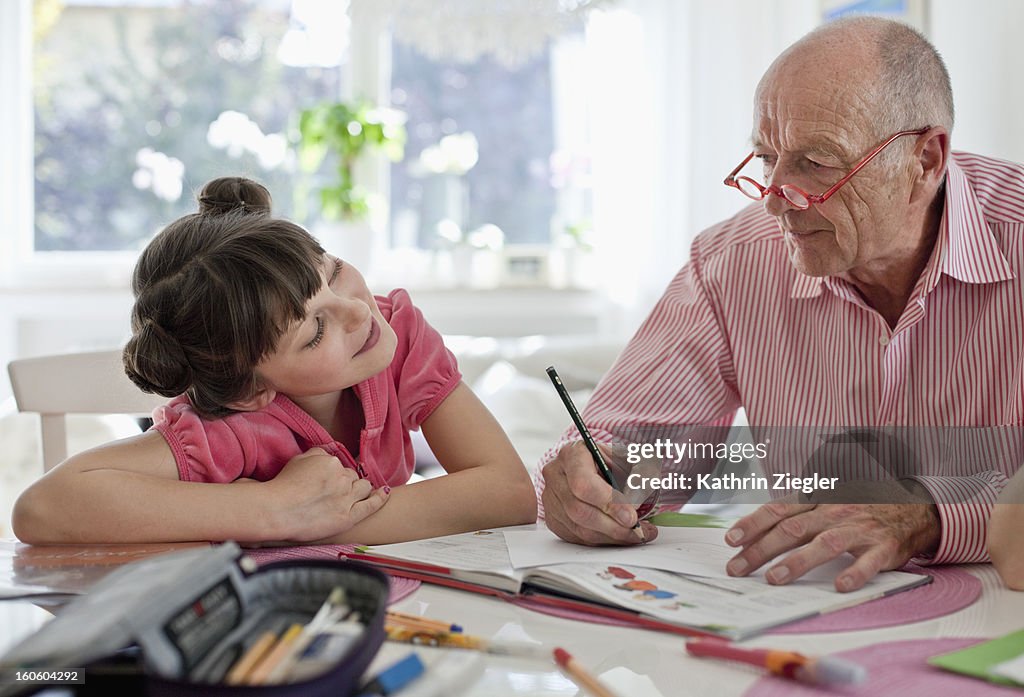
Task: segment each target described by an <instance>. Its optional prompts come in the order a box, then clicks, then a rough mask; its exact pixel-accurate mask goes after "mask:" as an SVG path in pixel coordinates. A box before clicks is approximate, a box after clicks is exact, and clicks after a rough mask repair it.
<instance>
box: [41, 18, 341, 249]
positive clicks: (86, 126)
mask: <svg viewBox="0 0 1024 697" xmlns="http://www.w3.org/2000/svg"><path fill="white" fill-rule="evenodd" d="M321 5H322V7H323V8H326V9H327V11H329V10H330V8H329V7H327V6H326V5H324V4H322V3H321ZM34 10H35V11H34V13H33V19H34V21H35V26H34V37H35V39H34V45H33V53H34V61H33V62H34V65H33V76H32V77H33V101H34V108H35V118H34V128H35V163H34V171H35V220H34V237H33V247H34V249H35V251H37V252H48V251H116V250H133V249H138V248H140V247H141V246H142V245H143V244H144V243H145V242H146V241H147V240H148V239H149V238H150V237H151V236H152V235H153V234H154V233H155V232H156V231H157V230H158V229H159V228H160V227H162V226H163V225H164V224H166V223H167V222H168V221H170V220H172V219H174V218H176V217H178V216H180V215H182V214H184V213H187V212H189V211H192V210H194V209H195V202H194V196H193V195H192V192H193V190H194V189H196V188H198V187H199V186H201V185H202V183H203V182H205V181H207V180H209V179H211V178H213V177H216V176H222V175H226V174H238V173H241V174H245V175H247V176H252V177H254V178H256V179H259V180H261V181H263V182H264V183H266V184H267V186H268V188H269V189H270V190H271V191H272V192H274V193H275V194H276V195H277V199H276V201H275V205H276V208H277V212H279V213H280V214H281V215H283V216H290V215H291V214H292V209H293V202H292V201H291V200H290V199H289V196H287V195H284V196H282V195H281V194H282V192H288V191H291V190H292V188H293V177H294V171H293V170H294V166H293V165H294V163H293V162H292V161H291V159H293V158H292V156H291V153H290V149H289V147H288V141H287V131H288V128H289V125H290V120H291V119H292V118H293V115H294V113H295V112H296V111H297V110H298V109H299V108H301V107H302V106H304V105H308V104H310V103H313V102H316V101H320V100H324V99H335V98H337V95H338V94H339V90H340V89H341V80H342V77H341V75H342V73H341V71H340V69H339V68H338V67H337V66H338V63H339V61H340V58H341V56H340V55H339V53H340V52H339V51H337V50H335V51H334V54H335V55H334V56H333V57H332V56H322V55H316V54H315V53H316V52H315V51H314V49H315V48H316V47H317V46H318V45H319V46H325V45H326V46H328V47H330V46H333V47H335V48H337V47H343V46H344V41H345V38H346V31H345V30H346V29H347V27H346V26H345V25H344V24H343V23H340V22H335V23H334V25H333V26H335V27H337V29H336V30H335V31H334V32H333V36H332V35H330V34H328V35H327V36H319V37H317V36H314V35H312V33H311V32H312V28H311V27H314V26H316V27H320V28H322V27H323V26H330V25H329V24H327V23H326V22H321V23H319V24H318V25H310V26H306V25H302V24H301V23H300V22H299V21H298V20H297V18H296V16H295V13H294V12H293V11H292V9H291V3H290V2H288V0H236V1H234V2H214V1H213V0H206V1H194V2H180V1H170V0H162V1H161V0H116V1H108V2H102V3H101V2H95V1H93V2H88V3H86V2H74V1H68V0H65V2H63V3H58V2H51V1H50V0H35V4H34ZM340 18H341V19H344V15H343V13H342V15H341V17H340ZM335 19H338V18H335ZM319 30H320V29H318V31H319ZM338 30H340V33H339V31H338ZM332 60H333V65H332V64H331V61H332ZM296 63H298V64H296ZM316 63H320V64H321V65H317V64H316Z"/></svg>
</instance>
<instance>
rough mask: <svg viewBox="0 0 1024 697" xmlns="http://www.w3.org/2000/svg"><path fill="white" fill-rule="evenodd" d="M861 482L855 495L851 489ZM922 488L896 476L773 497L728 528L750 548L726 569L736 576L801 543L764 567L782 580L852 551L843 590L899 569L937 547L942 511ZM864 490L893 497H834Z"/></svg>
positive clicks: (732, 540)
mask: <svg viewBox="0 0 1024 697" xmlns="http://www.w3.org/2000/svg"><path fill="white" fill-rule="evenodd" d="M854 486H855V487H856V490H855V491H856V492H857V495H856V497H855V496H853V495H852V492H851V487H854ZM844 490H845V491H844ZM922 491H923V488H919V489H917V490H916V491H914V492H913V493H912V492H911V491H908V488H905V487H903V486H901V485H900V484H898V483H895V482H859V483H851V485H848V486H847V487H840V489H839V490H838V491H836V492H833V493H831V494H829V495H828V497H827V498H826V497H824V496H822V497H818V496H815V497H814V498H815V499H819V498H820V499H822V502H821V503H798V502H796V501H785V500H782V501H774V502H772V503H766V504H764V505H763V506H761V507H760V508H758V509H757V510H756V511H754V512H753V513H751V514H750V515H748V516H746V517H744V518H741V519H740V520H738V521H737V522H736V524H735V525H734V526H733V527H732V528H731V529H730V530H729V532H728V533H726V537H725V539H726V542H727V543H729V544H730V545H732V546H734V547H736V546H739V547H742V548H743V551H742V552H740V553H739V554H737V555H736V556H735V557H733V558H732V559H731V560H730V561H729V564H728V565H727V567H726V570H727V571H728V572H729V574H730V575H732V576H746V575H747V574H750V573H751V572H753V571H756V570H757V569H758V568H760V567H761V566H763V565H764V564H766V563H768V562H770V561H771V560H772V559H775V558H776V557H778V556H779V555H780V554H784V553H785V552H789V551H790V550H793V549H796V548H797V547H802V549H799V550H797V551H795V552H793V553H792V554H790V555H788V556H787V557H786V558H785V560H783V561H782V562H780V563H778V564H775V565H774V566H773V567H771V568H770V569H769V570H768V572H767V573H766V574H765V578H766V579H767V580H768V582H769V583H772V584H776V585H781V584H786V583H790V582H791V581H794V580H795V579H798V578H800V577H801V576H803V575H804V574H806V573H807V572H808V571H810V570H811V569H813V568H815V567H817V566H820V565H822V564H824V563H825V562H827V561H830V560H831V559H834V558H836V557H838V556H839V555H841V554H843V553H844V552H849V553H850V554H852V555H853V556H854V557H856V560H855V561H854V563H853V564H851V565H850V566H849V567H848V568H846V569H845V570H844V571H843V572H842V573H840V574H839V576H838V577H837V578H836V581H835V586H836V590H838V591H840V592H847V591H853V590H857V589H858V588H861V587H862V586H863V585H864V584H865V583H867V582H868V581H870V580H871V579H872V578H873V577H874V576H875V575H876V574H878V573H879V572H880V571H886V570H889V569H898V568H899V567H901V566H903V565H904V564H906V563H907V562H908V561H909V560H910V559H911V558H912V557H914V556H917V555H920V554H927V553H929V552H932V551H934V550H935V549H936V548H937V546H938V543H939V536H940V533H941V531H940V524H939V517H938V512H937V510H936V508H935V505H934V504H933V503H931V502H930V499H928V498H927V495H926V494H922ZM865 494H869V495H870V496H871V498H873V499H874V500H879V501H887V503H828V502H827V500H829V499H832V500H835V499H839V500H846V501H850V500H857V501H861V500H865ZM925 501H928V502H925Z"/></svg>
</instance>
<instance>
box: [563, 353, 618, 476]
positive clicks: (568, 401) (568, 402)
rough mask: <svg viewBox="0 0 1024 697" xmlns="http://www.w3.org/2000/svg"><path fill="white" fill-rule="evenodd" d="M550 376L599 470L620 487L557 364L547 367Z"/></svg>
mask: <svg viewBox="0 0 1024 697" xmlns="http://www.w3.org/2000/svg"><path fill="white" fill-rule="evenodd" d="M547 374H548V377H549V378H551V383H552V384H553V385H554V386H555V391H556V392H558V396H559V397H561V398H562V404H564V405H565V408H566V409H568V410H569V416H571V417H572V422H573V423H574V424H576V429H577V430H578V431H579V432H580V435H581V436H583V444H584V445H586V446H587V450H589V451H590V455H591V456H592V457H593V458H594V464H595V465H597V471H598V472H599V473H600V474H601V476H602V477H603V478H604V480H605V481H606V482H608V484H609V485H611V487H612V488H613V489H616V490H617V489H618V488H619V485H618V483H617V482H616V481H615V475H614V474H612V471H611V470H610V469H608V465H607V463H605V461H604V457H603V456H602V455H601V451H600V450H598V448H597V443H595V442H594V439H593V437H592V436H591V435H590V431H588V430H587V425H586V424H585V423H583V417H581V416H580V413H579V412H578V411H577V410H576V405H575V404H573V403H572V398H570V397H569V392H568V391H567V390H566V389H565V385H563V384H562V378H560V377H558V372H557V371H556V370H555V366H549V367H548V369H547Z"/></svg>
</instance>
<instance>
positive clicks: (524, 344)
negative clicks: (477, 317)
mask: <svg viewBox="0 0 1024 697" xmlns="http://www.w3.org/2000/svg"><path fill="white" fill-rule="evenodd" d="M446 342H447V344H448V346H449V348H451V350H452V352H453V353H454V354H455V356H456V357H457V358H458V360H459V368H460V370H461V371H462V375H463V380H464V382H465V383H466V384H467V385H469V386H470V387H471V388H472V389H473V391H474V392H475V393H476V394H477V396H478V397H479V398H480V399H481V401H482V402H483V403H484V404H485V405H487V407H488V409H490V410H491V413H492V414H494V416H495V418H496V419H497V420H498V423H500V424H501V426H502V428H504V429H505V432H506V433H507V434H508V436H509V438H510V439H511V441H512V444H513V446H515V448H516V451H517V452H518V453H519V456H520V457H521V458H522V460H523V462H524V463H525V465H526V467H527V468H528V469H529V470H530V471H531V473H532V472H533V471H534V469H535V467H536V464H537V462H538V460H539V459H540V457H541V455H543V454H544V452H545V451H546V450H547V449H548V448H550V447H551V446H552V445H554V444H555V442H556V441H557V440H558V438H559V437H560V436H561V434H562V432H563V431H564V430H565V429H566V428H567V427H568V426H569V425H570V424H571V423H572V422H571V421H570V419H569V414H568V412H566V410H565V407H564V406H563V405H562V402H561V400H560V399H559V398H558V395H557V394H556V393H555V390H554V388H553V387H552V385H551V382H550V380H549V379H548V377H547V375H546V373H545V372H544V370H545V369H546V368H547V367H548V366H549V365H553V366H555V368H557V369H558V374H559V375H560V376H561V378H562V382H563V383H564V384H565V386H566V388H568V390H569V391H570V394H571V395H572V398H573V401H574V402H575V403H576V406H577V407H578V408H579V409H581V410H582V409H583V407H584V405H585V404H586V402H587V399H588V398H589V397H590V393H591V392H592V391H593V389H594V386H595V385H596V384H597V382H598V380H600V379H601V377H602V376H603V375H604V373H605V372H607V370H608V368H609V367H610V366H611V364H612V362H613V361H614V360H615V358H616V357H617V356H618V354H619V352H620V351H621V350H622V348H623V346H624V342H622V341H614V340H607V339H597V338H594V337H590V336H559V337H540V336H530V337H523V338H519V339H500V340H498V339H493V338H489V337H462V336H455V337H446ZM413 443H414V445H415V446H416V451H417V460H418V462H419V464H418V466H417V470H418V471H420V472H422V473H424V474H427V475H428V476H429V475H430V474H432V473H434V472H435V471H436V470H435V469H434V468H435V467H436V460H434V459H433V456H432V455H431V454H430V450H429V448H428V447H427V446H426V442H425V441H424V440H423V438H422V436H420V435H419V434H417V435H416V436H415V437H414V439H413Z"/></svg>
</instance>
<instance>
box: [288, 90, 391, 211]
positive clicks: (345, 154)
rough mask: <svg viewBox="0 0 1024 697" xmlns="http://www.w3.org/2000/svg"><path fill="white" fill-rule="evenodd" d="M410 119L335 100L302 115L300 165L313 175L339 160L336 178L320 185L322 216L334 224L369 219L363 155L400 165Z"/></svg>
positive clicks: (300, 120) (307, 110)
mask: <svg viewBox="0 0 1024 697" xmlns="http://www.w3.org/2000/svg"><path fill="white" fill-rule="evenodd" d="M404 121H405V115H404V114H403V113H402V112H400V111H396V110H394V109H385V108H380V107H373V106H371V105H370V104H368V103H366V102H358V103H353V104H349V103H346V102H329V103H325V104H319V105H317V106H314V107H310V108H309V109H303V111H302V112H301V114H300V115H299V163H300V165H301V167H302V168H303V169H304V170H306V171H307V172H314V171H316V170H318V169H319V168H320V166H321V164H322V163H323V161H324V159H325V158H326V157H327V156H328V155H331V156H332V157H333V158H335V163H334V165H335V174H336V175H337V177H336V179H335V180H334V181H333V182H331V183H328V184H325V185H324V186H322V187H320V204H321V212H322V214H323V216H324V217H325V218H328V219H330V220H358V219H361V218H365V217H366V215H367V214H368V213H369V211H370V204H369V200H368V198H367V193H366V190H365V188H364V187H361V186H359V185H357V184H356V182H355V167H356V163H357V162H359V160H360V158H362V157H363V155H365V154H367V153H369V152H371V151H378V152H381V153H383V154H384V155H386V156H387V157H388V158H389V159H391V160H393V161H395V162H397V161H399V160H401V159H402V155H403V153H404V149H405V126H404Z"/></svg>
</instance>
